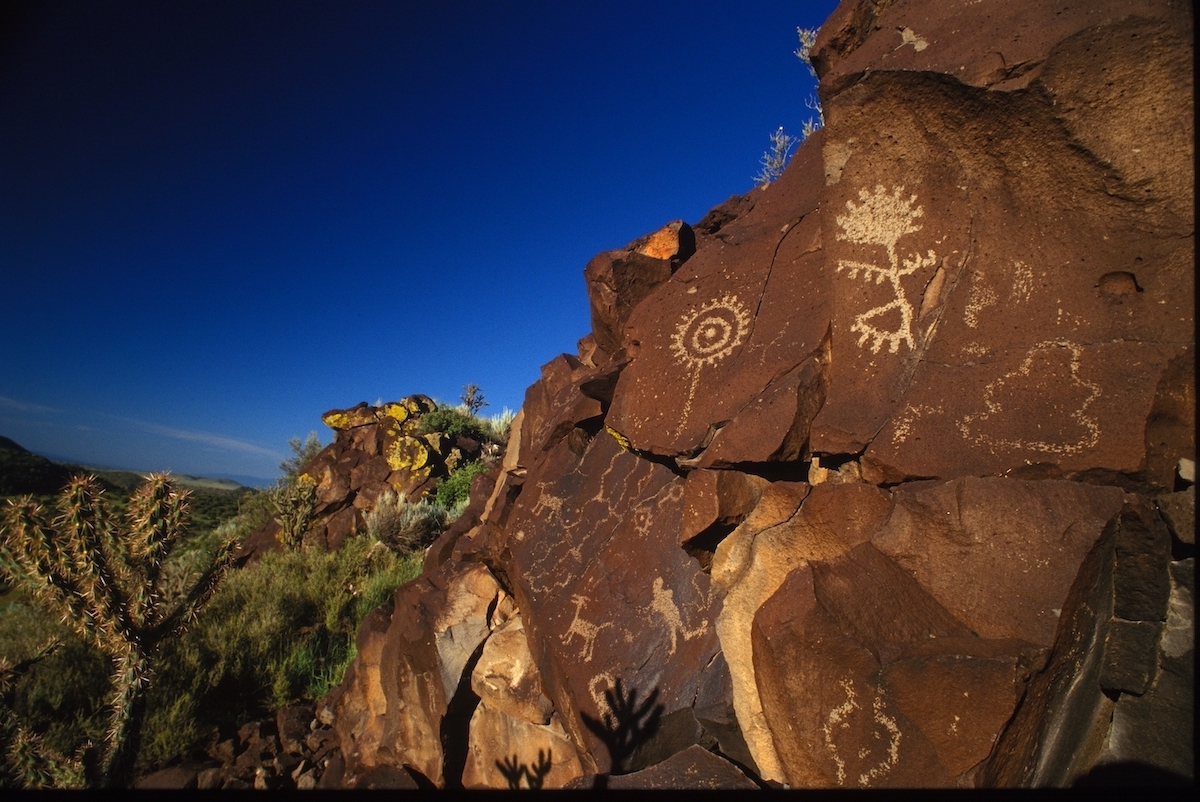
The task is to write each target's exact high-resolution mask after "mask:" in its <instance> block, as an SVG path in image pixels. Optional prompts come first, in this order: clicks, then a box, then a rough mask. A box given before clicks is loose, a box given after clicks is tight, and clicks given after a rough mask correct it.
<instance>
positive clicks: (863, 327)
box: [837, 185, 938, 354]
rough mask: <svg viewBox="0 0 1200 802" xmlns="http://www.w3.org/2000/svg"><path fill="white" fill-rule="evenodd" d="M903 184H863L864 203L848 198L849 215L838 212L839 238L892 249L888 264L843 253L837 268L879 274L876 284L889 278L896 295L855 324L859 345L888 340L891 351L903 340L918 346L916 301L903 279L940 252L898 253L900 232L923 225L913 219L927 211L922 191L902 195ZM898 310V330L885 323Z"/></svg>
mask: <svg viewBox="0 0 1200 802" xmlns="http://www.w3.org/2000/svg"><path fill="white" fill-rule="evenodd" d="M903 191H904V187H902V186H899V187H894V188H893V190H892V193H891V194H890V195H889V194H888V192H887V190H885V189H884V188H883V185H878V186H876V187H875V192H874V193H873V194H872V193H870V192H868V191H867V190H865V189H862V190H859V193H858V197H859V200H860V201H861V203H859V204H857V205H856V204H855V203H854V201H849V200H848V201H846V208H847V209H848V210H849V211H848V213H847V214H845V215H838V217H837V223H838V225H839V226H841V228H842V233H839V234H838V235H837V236H838V239H840V240H847V241H849V242H856V243H859V244H862V245H881V246H883V247H884V248H885V249H886V250H887V255H888V267H886V268H882V267H879V266H877V265H874V264H868V263H866V262H856V261H854V260H851V259H839V260H838V266H837V270H838V272H841V271H842V270H846V271H847V272H848V274H849V276H850V278H851V279H856V278H858V274H859V272H860V271H861V272H862V274H863V278H864V280H866V281H870V280H871V279H872V278H874V279H875V283H876V284H882V283H883V281H884V280H885V279H886V280H887V281H888V283H889V284H890V285H891V287H892V292H893V294H894V296H895V297H894V298H893V299H892V300H891V301H889V302H888V303H886V304H883V305H882V306H877V307H875V308H874V309H868V310H867V311H866V312H863V313H861V314H859V315H858V316H856V317H855V319H854V324H853V325H852V326H851V327H850V330H851V331H853V332H857V333H858V335H859V337H858V346H859V347H860V348H861V347H863V345H864V344H865V343H866V342H867V340H870V341H871V352H872V353H878V352H879V349H880V348H882V347H883V344H884V343H887V344H888V352H889V353H893V354H895V353H897V352H898V351H899V350H900V344H901V343H905V344H907V345H908V347H909V349H912V348H914V347H915V345H914V342H913V333H912V320H913V306H912V303H911V302H910V301H909V300H908V296H907V294H905V292H904V287H903V286H902V285H901V283H900V279H902V278H903V277H905V276H910V275H912V274H913V273H916V272H917V271H918V270H921V269H922V268H925V267H931V266H933V265H935V264H937V261H938V259H937V255H936V254H935V253H934V252H933V251H932V250H930V251H928V252H927V253H926V255H925V256H921V255H920V254H918V253H914V254H913V255H912V256H911V257H910V258H907V259H903V260H901V259H900V257H899V255H898V254H897V253H896V243H897V242H899V241H900V238H901V237H903V236H905V235H907V234H912V233H915V232H917V231H920V230H921V226H920V225H917V224H916V223H915V222H914V221H915V220H916V219H917V218H918V217H921V216H922V215H924V214H925V211H924V209H923V208H922V207H920V206H916V207H914V206H913V203H914V202H915V201H916V199H917V196H916V195H912V196H910V197H909V198H907V199H906V198H904V197H902V195H901V193H902V192H903ZM892 312H895V313H896V314H898V315H899V317H900V322H899V325H898V326H896V328H895V329H894V330H890V329H886V328H883V325H884V323H883V318H885V317H886V316H888V315H889V313H892Z"/></svg>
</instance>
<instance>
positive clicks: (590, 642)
mask: <svg viewBox="0 0 1200 802" xmlns="http://www.w3.org/2000/svg"><path fill="white" fill-rule="evenodd" d="M571 601H573V602H575V619H574V620H573V621H571V626H569V627H567V631H566V632H565V633H563V636H562V644H563V646H570V644H571V641H572V640H573V639H574V637H575V636H576V635H578V636H579V638H580V639H581V640H582V641H583V649H582V650H581V651H580V654H579V656H580V658H581V659H582V660H583V662H585V663H590V662H591V661H592V653H593V652H594V651H595V650H596V638H597V637H598V636H599V635H600V633H601V632H602V631H603V630H604V628H605V627H611V626H612V622H611V621H605V622H604V623H603V624H600V625H599V626H597V625H596V624H593V623H592V622H590V621H587V620H585V619H583V618H581V617H580V615H579V613H580V611H581V610H582V609H583V605H584V604H585V603H586V602H587V598H586V597H584V596H572V597H571Z"/></svg>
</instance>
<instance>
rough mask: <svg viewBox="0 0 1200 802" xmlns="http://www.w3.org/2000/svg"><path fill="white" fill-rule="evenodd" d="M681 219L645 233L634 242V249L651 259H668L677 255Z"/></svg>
mask: <svg viewBox="0 0 1200 802" xmlns="http://www.w3.org/2000/svg"><path fill="white" fill-rule="evenodd" d="M681 223H682V221H678V220H677V221H675V222H673V223H668V224H667V225H665V226H663V227H662V228H660V229H659V230H658V231H655V232H654V233H653V234H649V235H647V236H646V237H645V238H644V239H643V240H642V241H639V242H637V243H635V248H634V251H635V252H636V253H640V254H642V255H643V256H649V257H651V258H652V259H670V258H672V257H674V256H677V255H679V250H680V248H679V229H680V228H681V227H682V225H681Z"/></svg>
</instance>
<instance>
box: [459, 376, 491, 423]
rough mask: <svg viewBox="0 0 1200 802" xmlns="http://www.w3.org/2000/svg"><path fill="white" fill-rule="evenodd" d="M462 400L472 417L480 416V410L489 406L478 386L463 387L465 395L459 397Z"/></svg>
mask: <svg viewBox="0 0 1200 802" xmlns="http://www.w3.org/2000/svg"><path fill="white" fill-rule="evenodd" d="M459 398H461V399H462V402H463V406H464V407H466V408H467V414H468V415H471V416H472V417H473V416H475V415H478V414H479V410H481V409H483V408H484V407H486V406H487V405H488V402H487V401H485V400H484V398H483V393H482V392H481V391H480V389H479V385H477V384H468V385H467V386H465V387H463V394H462V395H461V396H459Z"/></svg>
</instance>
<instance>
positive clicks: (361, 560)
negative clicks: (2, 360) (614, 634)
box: [0, 385, 513, 788]
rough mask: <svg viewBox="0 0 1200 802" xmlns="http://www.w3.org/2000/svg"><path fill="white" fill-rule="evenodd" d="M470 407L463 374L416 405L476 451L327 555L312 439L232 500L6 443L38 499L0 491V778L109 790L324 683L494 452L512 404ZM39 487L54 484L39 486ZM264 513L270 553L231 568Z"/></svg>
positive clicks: (474, 390) (6, 782)
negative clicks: (447, 396)
mask: <svg viewBox="0 0 1200 802" xmlns="http://www.w3.org/2000/svg"><path fill="white" fill-rule="evenodd" d="M486 405H487V402H486V401H485V400H484V398H483V394H482V393H481V392H480V391H479V388H478V387H476V386H474V385H468V386H467V387H465V388H464V393H463V397H462V404H460V405H449V404H439V405H437V406H436V408H435V409H434V410H432V411H431V412H428V413H426V415H425V417H424V420H423V421H422V429H423V430H424V431H428V432H434V431H438V432H442V433H446V434H451V435H460V436H463V437H469V438H471V439H473V440H476V441H477V442H479V443H480V444H481V449H480V456H479V457H478V458H477V459H473V460H470V461H466V462H464V463H463V464H461V465H456V466H454V468H453V469H452V470H451V471H450V474H449V476H447V477H446V478H444V479H443V481H442V482H441V483H440V484H439V486H438V487H437V490H436V492H435V493H434V494H433V495H432V496H431V497H429V498H426V499H417V500H410V499H406V498H405V497H404V496H402V495H396V494H395V493H392V494H390V495H389V494H387V493H385V494H384V495H382V496H381V497H380V499H379V500H378V502H377V504H376V505H375V507H374V508H373V509H372V510H371V511H369V513H368V514H367V515H366V516H365V526H364V527H363V529H362V531H360V532H358V533H356V534H355V535H353V536H352V537H350V538H349V539H348V540H347V541H346V542H345V543H344V544H343V546H342V547H341V548H340V549H337V550H336V551H332V552H330V551H325V550H321V549H305V548H302V547H301V542H302V538H301V535H302V534H303V532H304V529H305V527H306V525H307V521H308V518H309V517H310V516H311V514H312V509H313V490H314V486H315V485H314V482H313V480H312V479H311V478H310V477H308V476H307V475H305V474H304V473H303V468H304V466H305V465H306V464H307V463H308V462H309V461H310V460H311V459H312V458H313V457H314V456H316V455H317V453H319V452H320V451H321V449H322V446H321V443H320V441H319V439H318V438H317V436H316V433H315V432H314V433H311V434H310V435H309V437H308V438H307V439H305V440H301V439H300V438H293V440H292V441H291V442H290V443H289V445H290V446H291V449H292V453H293V455H292V457H291V458H289V459H287V460H285V461H284V462H283V463H281V464H280V471H281V475H280V477H279V478H278V479H277V480H276V482H275V483H274V484H273V485H271V486H270V487H268V488H266V489H263V490H249V489H244V488H243V489H241V490H240V491H238V492H236V493H224V492H215V491H212V492H203V491H197V492H194V493H189V492H188V491H186V490H183V489H181V488H179V487H178V486H177V485H176V484H175V483H174V482H173V481H172V480H171V478H170V477H169V476H166V475H158V476H150V477H140V478H138V477H135V478H131V477H132V475H125V474H121V473H114V474H112V475H111V476H109V477H108V478H101V477H99V476H94V475H86V474H83V473H81V472H80V471H72V470H69V469H67V468H65V467H63V466H57V465H55V464H54V463H50V462H49V461H44V460H41V458H36V459H35V458H33V455H30V454H28V452H24V451H23V450H18V449H19V447H17V446H16V444H12V445H13V447H12V448H8V449H6V454H8V456H9V457H10V459H9V460H8V461H9V462H12V463H13V464H14V465H16V466H17V468H16V471H17V472H19V471H20V470H23V469H24V468H25V467H28V465H26V463H29V464H31V465H34V463H36V464H35V465H34V468H35V469H36V478H37V480H38V482H39V483H40V484H38V486H37V487H36V489H37V490H38V491H41V493H40V495H37V496H33V495H30V494H25V495H20V496H16V495H12V494H9V498H8V499H7V500H5V501H3V502H0V503H2V504H3V505H4V519H3V530H2V535H3V541H2V542H3V544H4V546H3V551H2V552H0V558H2V560H3V563H2V566H0V569H2V570H0V582H2V583H3V584H0V751H2V754H0V787H10V788H46V787H100V786H122V785H128V784H129V783H130V782H131V781H132V778H133V777H135V776H140V775H142V774H145V773H147V772H149V771H151V770H153V769H155V768H156V767H158V766H160V765H162V764H164V763H165V762H167V761H169V760H171V759H172V758H174V757H177V756H179V755H181V754H184V753H186V752H187V751H188V750H189V749H190V748H192V747H193V746H194V745H195V744H196V743H197V742H199V741H200V740H202V739H204V738H205V737H206V736H209V735H211V734H212V733H214V732H218V731H227V730H228V729H230V728H236V727H237V726H238V725H239V724H240V723H242V722H244V721H246V720H249V719H251V718H253V717H255V716H260V715H264V714H267V713H269V712H270V711H272V710H275V709H278V708H281V707H283V706H286V705H288V704H292V703H296V702H315V701H316V700H318V699H319V698H321V697H322V696H324V695H325V694H326V693H328V692H329V690H330V689H331V688H332V687H334V686H335V685H336V684H337V683H339V682H340V681H341V678H342V674H343V673H344V671H345V669H346V667H347V666H348V665H349V663H350V661H351V660H353V658H354V656H355V645H354V640H355V635H356V633H357V631H358V627H359V624H360V623H361V622H362V619H363V618H364V617H365V616H366V614H367V613H368V612H370V611H371V610H372V609H374V608H375V607H377V606H379V605H381V604H385V603H387V602H388V600H389V599H390V597H391V594H392V593H393V592H394V591H395V590H396V588H398V587H399V586H401V585H402V584H404V583H405V582H408V581H410V580H411V579H413V578H415V577H416V576H418V575H419V574H420V572H421V567H422V563H423V549H424V547H425V546H427V545H428V544H429V543H431V542H432V541H433V540H434V539H436V538H437V536H438V535H440V534H441V532H442V531H443V530H444V529H445V527H446V525H447V524H448V523H449V522H450V521H452V520H453V519H454V517H456V516H457V515H458V514H460V513H461V511H462V509H463V507H464V506H465V504H466V501H467V496H468V493H469V488H470V482H471V479H473V478H474V477H475V476H477V475H478V474H479V473H481V472H483V471H485V470H487V468H489V467H490V466H491V465H493V464H495V462H496V461H497V460H498V458H499V455H500V453H501V452H502V450H503V446H504V443H505V441H506V440H507V437H508V428H509V425H510V424H511V422H512V419H513V414H512V413H511V412H509V411H508V410H505V411H504V412H503V413H501V414H498V415H494V416H491V417H482V416H480V415H479V414H478V413H479V412H480V410H481V409H482V408H483V407H484V406H486ZM43 463H45V464H43ZM55 479H58V480H63V481H65V483H66V488H65V489H64V490H62V491H61V492H60V493H59V494H58V495H57V496H53V495H50V494H49V493H47V492H45V491H46V490H47V487H45V486H44V485H48V484H49V481H52V480H55ZM10 484H13V488H14V489H21V490H24V489H27V488H25V487H24V486H23V485H20V484H19V483H10ZM60 486H61V485H60ZM6 488H7V486H6ZM197 502H199V503H197ZM51 508H53V510H54V511H55V512H53V513H48V512H47V509H51ZM197 512H198V513H199V514H196V513H197ZM272 518H274V519H275V520H277V521H279V522H280V524H281V527H282V530H283V534H282V536H281V539H282V541H283V543H282V545H283V546H284V548H282V549H281V550H279V551H277V552H272V553H268V554H265V555H263V556H262V557H261V559H258V560H257V561H255V562H254V563H252V564H251V565H248V566H246V567H243V568H237V567H236V566H233V565H231V553H232V550H233V548H234V546H235V544H238V543H240V542H243V541H244V540H245V539H246V538H247V537H248V536H249V535H250V534H251V533H253V532H255V531H257V530H258V529H259V528H261V527H262V526H263V525H264V524H265V523H267V522H268V521H270V520H271V519H272Z"/></svg>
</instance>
